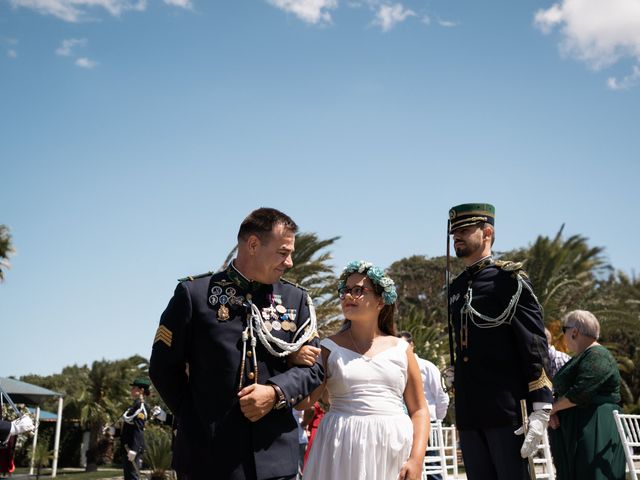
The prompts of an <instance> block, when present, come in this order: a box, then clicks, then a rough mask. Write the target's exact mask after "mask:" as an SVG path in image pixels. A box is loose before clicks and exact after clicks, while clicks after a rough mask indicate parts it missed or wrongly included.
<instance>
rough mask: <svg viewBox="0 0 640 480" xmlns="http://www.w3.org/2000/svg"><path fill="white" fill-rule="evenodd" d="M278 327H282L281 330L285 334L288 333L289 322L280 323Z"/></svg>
mask: <svg viewBox="0 0 640 480" xmlns="http://www.w3.org/2000/svg"><path fill="white" fill-rule="evenodd" d="M280 325H282V330H284V331H285V332H288V331H289V322H282V323H281V324H280Z"/></svg>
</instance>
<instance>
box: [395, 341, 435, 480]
mask: <svg viewBox="0 0 640 480" xmlns="http://www.w3.org/2000/svg"><path fill="white" fill-rule="evenodd" d="M407 361H408V368H407V373H408V379H407V386H406V387H405V389H404V402H405V404H406V405H407V410H408V411H409V416H410V417H411V423H412V424H413V444H412V446H411V454H410V455H409V458H408V460H407V461H406V462H405V464H404V465H403V466H402V470H400V476H399V478H400V479H402V480H405V479H407V480H414V479H420V478H421V475H422V464H423V462H424V454H425V452H426V450H427V441H428V440H429V408H428V406H427V400H426V399H425V397H424V390H423V388H422V377H421V376H420V368H419V367H418V362H417V361H416V357H415V355H414V354H413V348H411V347H409V348H407Z"/></svg>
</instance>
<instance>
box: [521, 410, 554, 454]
mask: <svg viewBox="0 0 640 480" xmlns="http://www.w3.org/2000/svg"><path fill="white" fill-rule="evenodd" d="M549 415H550V412H549V411H547V410H536V411H534V412H533V413H531V415H529V428H528V430H527V435H526V437H524V442H522V448H521V449H520V456H521V457H522V458H527V457H530V456H531V455H532V454H533V452H535V451H536V449H537V448H538V445H539V444H540V441H541V440H542V436H543V435H544V432H545V430H546V429H547V424H548V423H549ZM523 432H524V428H523V427H520V428H519V429H518V430H516V431H515V432H514V433H515V434H516V435H521V434H522V433H523Z"/></svg>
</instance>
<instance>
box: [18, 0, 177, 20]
mask: <svg viewBox="0 0 640 480" xmlns="http://www.w3.org/2000/svg"><path fill="white" fill-rule="evenodd" d="M9 1H10V2H11V5H12V6H13V7H14V8H17V7H23V8H29V9H31V10H35V11H36V12H38V13H41V14H43V15H53V16H54V17H58V18H60V19H62V20H65V21H67V22H79V21H82V20H86V19H88V18H89V15H88V10H89V9H91V8H94V9H95V8H98V9H103V10H106V11H107V13H109V14H111V15H113V16H119V15H121V14H122V13H124V12H126V11H130V10H135V11H144V10H145V9H146V8H147V0H9ZM177 1H179V0H177Z"/></svg>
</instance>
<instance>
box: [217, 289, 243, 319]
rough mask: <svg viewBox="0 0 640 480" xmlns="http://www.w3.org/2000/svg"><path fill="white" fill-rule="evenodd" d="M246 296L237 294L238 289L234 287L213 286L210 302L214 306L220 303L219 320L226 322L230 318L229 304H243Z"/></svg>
mask: <svg viewBox="0 0 640 480" xmlns="http://www.w3.org/2000/svg"><path fill="white" fill-rule="evenodd" d="M243 302H244V297H243V296H242V295H238V296H236V289H235V288H233V287H227V288H226V289H225V290H224V293H223V290H222V288H221V287H217V286H216V287H213V288H212V289H211V295H210V296H209V303H210V304H211V305H212V306H214V307H215V306H216V305H218V304H220V307H218V315H217V316H218V320H220V321H221V322H226V321H227V320H229V307H227V304H228V305H242V304H243Z"/></svg>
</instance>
